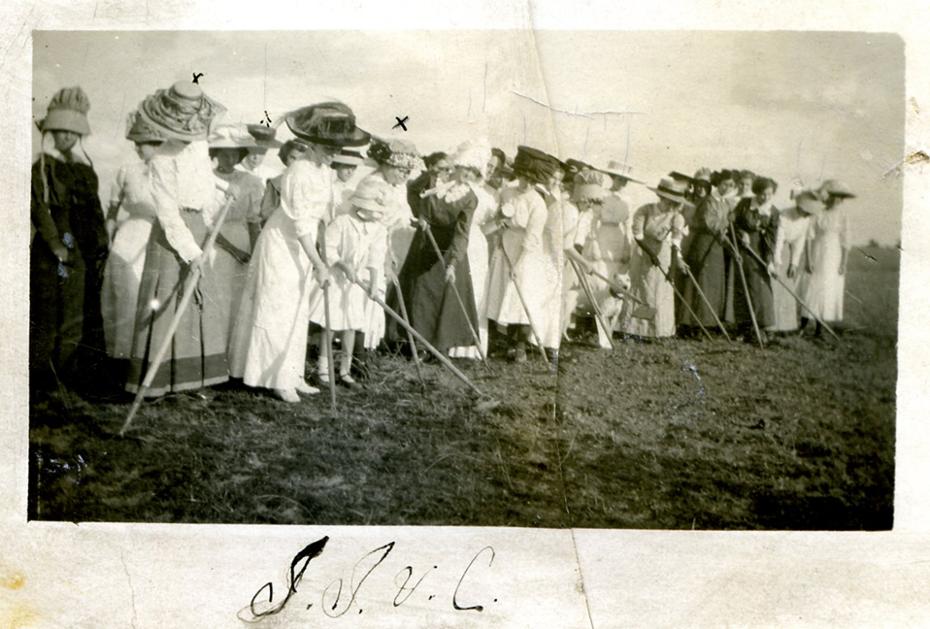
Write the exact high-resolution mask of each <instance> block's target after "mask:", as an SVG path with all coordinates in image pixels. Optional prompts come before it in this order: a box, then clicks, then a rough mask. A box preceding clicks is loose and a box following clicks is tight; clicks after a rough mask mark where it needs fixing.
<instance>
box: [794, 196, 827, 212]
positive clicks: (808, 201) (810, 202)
mask: <svg viewBox="0 0 930 629" xmlns="http://www.w3.org/2000/svg"><path fill="white" fill-rule="evenodd" d="M794 203H795V205H796V206H797V207H798V209H800V210H802V211H803V212H804V213H806V214H810V215H812V216H820V214H821V213H822V212H823V209H824V204H823V201H821V200H820V199H819V198H817V194H816V193H814V192H811V191H810V190H804V191H803V192H799V193H798V194H796V195H795V196H794Z"/></svg>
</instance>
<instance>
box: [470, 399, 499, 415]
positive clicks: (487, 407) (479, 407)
mask: <svg viewBox="0 0 930 629" xmlns="http://www.w3.org/2000/svg"><path fill="white" fill-rule="evenodd" d="M500 405H501V403H500V401H499V400H482V401H480V402H478V403H477V404H475V410H476V411H478V412H479V413H489V412H491V411H493V410H494V409H495V408H497V407H498V406H500Z"/></svg>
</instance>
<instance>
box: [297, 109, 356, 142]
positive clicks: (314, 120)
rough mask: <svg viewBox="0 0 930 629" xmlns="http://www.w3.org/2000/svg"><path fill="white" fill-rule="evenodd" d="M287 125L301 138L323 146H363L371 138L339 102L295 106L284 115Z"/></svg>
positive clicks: (353, 115) (350, 112) (348, 110)
mask: <svg viewBox="0 0 930 629" xmlns="http://www.w3.org/2000/svg"><path fill="white" fill-rule="evenodd" d="M284 121H285V122H286V123H287V128H288V129H290V130H291V133H293V134H294V135H296V136H297V137H298V138H300V139H302V140H306V141H308V142H312V143H314V144H322V145H325V146H364V145H365V144H368V142H369V140H370V139H371V135H369V134H368V133H367V132H366V131H363V130H362V129H359V128H358V127H357V126H355V114H354V113H353V112H352V110H351V109H349V107H348V106H347V105H345V104H343V103H339V102H326V103H317V104H315V105H308V106H306V107H301V108H300V109H295V110H294V111H292V112H290V113H288V114H287V115H286V116H285V117H284Z"/></svg>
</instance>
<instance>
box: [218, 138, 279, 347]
mask: <svg viewBox="0 0 930 629" xmlns="http://www.w3.org/2000/svg"><path fill="white" fill-rule="evenodd" d="M209 143H210V157H212V158H213V160H214V162H215V164H216V167H215V168H214V170H213V174H214V176H216V178H217V179H220V180H221V181H224V182H226V183H227V184H229V185H233V186H235V188H236V190H237V193H236V200H235V201H234V202H233V203H232V205H230V207H229V210H228V211H227V213H226V219H225V220H224V221H223V226H222V228H221V229H220V233H219V235H218V236H217V239H216V254H215V256H214V259H213V263H212V264H211V265H210V268H211V270H212V272H213V276H214V281H215V282H216V284H217V285H218V286H219V287H220V288H221V290H220V293H219V295H218V299H219V301H218V302H217V304H216V305H217V308H218V309H219V310H220V312H221V315H222V317H223V322H224V328H225V329H226V333H227V336H228V338H229V340H230V341H232V324H233V322H234V321H235V319H236V316H237V315H238V314H239V304H240V302H241V300H242V291H244V290H245V283H246V278H247V277H248V273H249V259H250V258H251V256H252V249H253V248H254V246H255V242H256V241H257V240H258V234H259V232H260V231H261V204H262V196H263V195H264V192H265V190H264V184H263V183H262V180H261V179H259V178H258V177H257V176H255V175H253V174H252V173H250V172H247V171H246V170H243V169H239V168H236V166H237V165H238V164H239V163H240V162H241V161H242V160H243V159H244V158H245V157H246V156H247V155H248V151H249V148H250V147H252V146H254V141H253V140H252V136H251V135H250V134H249V133H248V132H247V131H246V129H245V127H244V126H243V125H222V126H219V127H216V128H215V129H214V130H213V132H212V133H211V134H210V139H209ZM205 218H206V219H207V223H208V225H209V224H212V222H213V220H214V217H213V216H210V215H207V216H206V217H205Z"/></svg>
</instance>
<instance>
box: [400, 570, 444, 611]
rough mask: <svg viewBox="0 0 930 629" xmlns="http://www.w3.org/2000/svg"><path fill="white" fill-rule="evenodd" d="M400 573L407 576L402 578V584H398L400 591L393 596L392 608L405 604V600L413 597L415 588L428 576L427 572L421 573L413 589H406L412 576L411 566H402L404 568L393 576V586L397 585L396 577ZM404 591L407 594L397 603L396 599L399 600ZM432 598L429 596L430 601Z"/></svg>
mask: <svg viewBox="0 0 930 629" xmlns="http://www.w3.org/2000/svg"><path fill="white" fill-rule="evenodd" d="M437 568H439V566H433V568H432V569H433V570H436V569H437ZM401 572H406V573H407V576H406V578H404V582H403V583H401V584H400V589H398V590H397V594H395V595H394V607H400V606H401V605H403V604H404V603H406V602H407V599H408V598H410V597H411V596H412V595H413V593H414V592H416V590H417V588H418V587H420V584H421V583H423V579H425V578H426V575H428V574H429V570H427V571H426V572H424V573H423V576H422V577H420V579H419V581H417V582H416V583H414V584H413V587H411V588H408V587H407V584H408V583H409V582H410V577H412V576H413V566H404V567H403V568H402V569H401V571H400V572H398V573H397V574H395V575H394V585H397V577H399V576H400V573H401ZM405 590H407V591H408V592H407V595H406V596H404V598H403V599H401V600H400V601H398V600H397V599H399V598H400V595H401V594H403V593H404V591H405ZM432 598H433V597H432V596H430V600H432Z"/></svg>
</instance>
